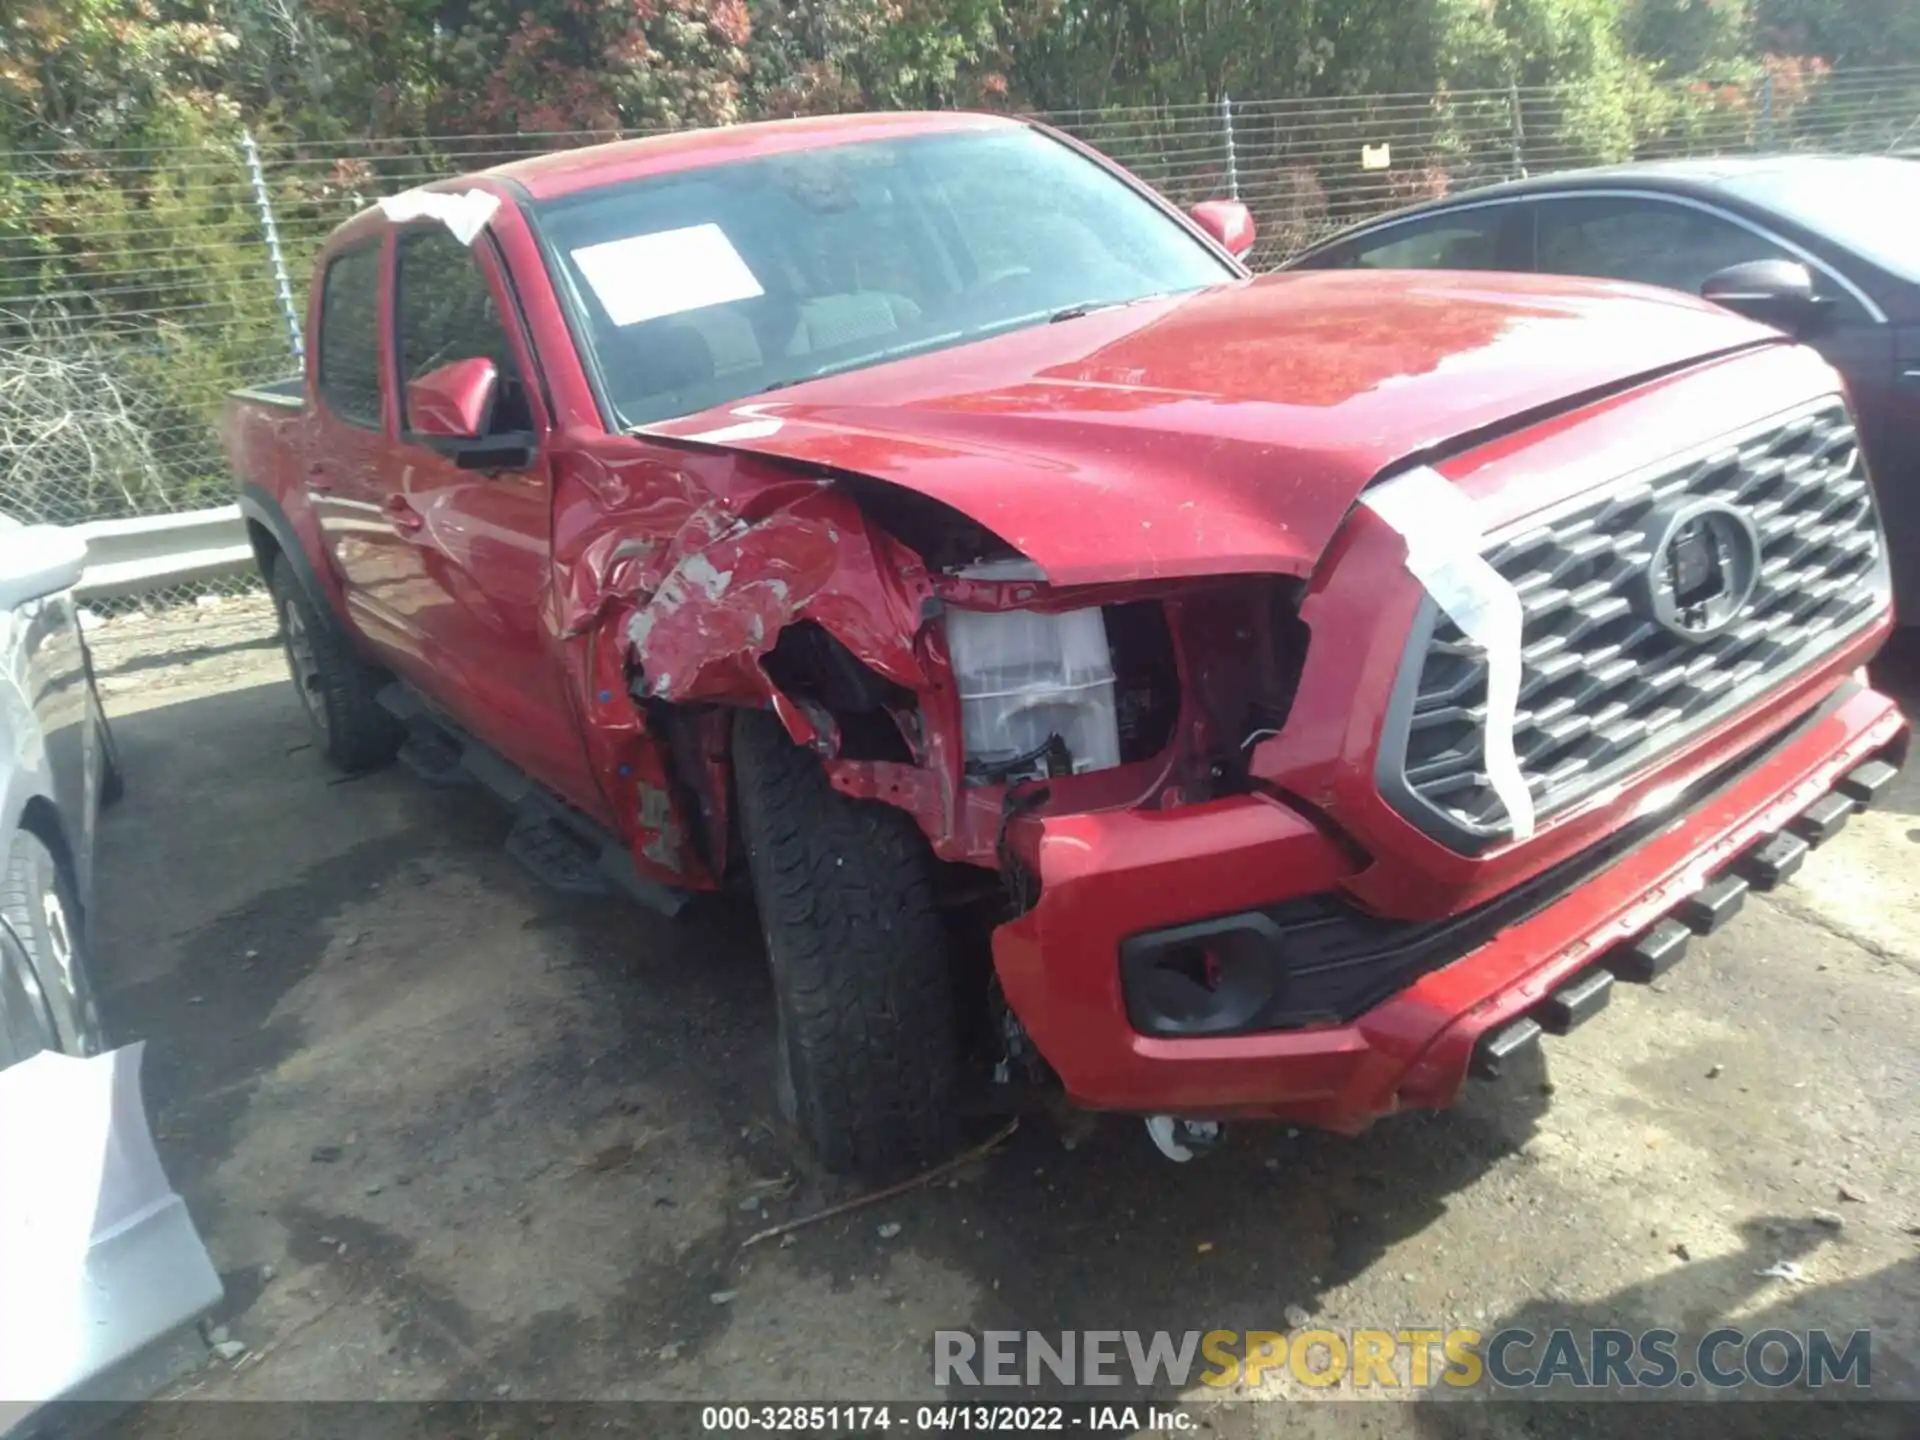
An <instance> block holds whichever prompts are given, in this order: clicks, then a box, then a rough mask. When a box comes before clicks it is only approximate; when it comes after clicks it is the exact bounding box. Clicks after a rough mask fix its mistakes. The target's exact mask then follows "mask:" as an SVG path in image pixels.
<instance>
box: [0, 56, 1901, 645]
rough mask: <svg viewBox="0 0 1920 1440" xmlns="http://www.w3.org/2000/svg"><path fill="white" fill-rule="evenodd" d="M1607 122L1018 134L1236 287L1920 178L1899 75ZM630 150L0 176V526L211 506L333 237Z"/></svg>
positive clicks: (229, 158) (1099, 115)
mask: <svg viewBox="0 0 1920 1440" xmlns="http://www.w3.org/2000/svg"><path fill="white" fill-rule="evenodd" d="M1616 101H1617V97H1609V96H1608V95H1606V94H1604V93H1600V92H1593V93H1589V92H1588V91H1587V90H1585V89H1583V88H1581V87H1579V86H1554V87H1542V88H1536V89H1523V88H1509V89H1506V90H1487V91H1455V92H1446V93H1438V94H1427V95H1364V96H1351V97H1340V98H1331V99H1312V100H1260V99H1239V98H1233V99H1223V100H1221V101H1219V102H1218V103H1213V104H1204V105H1199V104H1196V105H1186V106H1161V107H1151V108H1132V109H1106V110H1079V111H1069V112H1058V113H1052V114H1047V115H1044V116H1041V117H1040V118H1042V119H1045V120H1047V121H1049V122H1051V123H1052V124H1054V125H1057V126H1059V127H1060V128H1061V129H1063V130H1066V131H1068V132H1069V133H1071V134H1074V135H1076V136H1078V137H1080V138H1081V139H1084V140H1086V141H1088V142H1090V143H1091V144H1093V145H1095V146H1097V147H1098V148H1100V149H1101V150H1103V151H1105V152H1107V153H1108V154H1110V155H1112V156H1113V157H1114V158H1116V159H1117V160H1119V161H1120V162H1121V163H1123V164H1125V165H1127V166H1128V167H1129V168H1131V169H1132V170H1134V171H1135V172H1136V173H1137V174H1139V175H1140V176H1142V177H1143V178H1144V179H1146V180H1147V181H1149V182H1150V183H1151V184H1153V185H1155V186H1156V187H1158V188H1159V189H1160V190H1162V191H1163V192H1164V193H1165V194H1167V195H1168V197H1169V198H1171V199H1173V200H1174V201H1176V202H1177V203H1180V204H1183V205H1184V204H1190V203H1192V202H1194V201H1196V200H1201V199H1206V198H1209V197H1236V198H1239V199H1241V200H1243V201H1245V202H1246V203H1247V204H1248V205H1249V206H1250V207H1251V208H1252V210H1253V212H1254V215H1255V218H1256V222H1257V225H1258V230H1259V236H1260V239H1259V244H1258V248H1257V249H1256V251H1255V253H1254V255H1253V257H1252V261H1253V263H1254V265H1255V267H1256V268H1269V267H1272V266H1274V265H1277V264H1279V263H1281V262H1282V261H1284V260H1285V259H1286V258H1287V257H1288V256H1289V255H1291V254H1293V253H1295V252H1297V251H1298V250H1300V249H1302V248H1304V247H1305V246H1307V245H1309V244H1311V243H1313V242H1314V241H1316V240H1318V239H1321V238H1323V237H1324V236H1326V235H1328V234H1330V233H1332V232H1333V231H1335V230H1338V229H1339V228H1341V227H1343V226H1345V225H1348V224H1351V223H1353V222H1354V221H1357V220H1360V219H1363V218H1365V217H1368V216H1371V215H1374V214H1378V213H1380V212H1382V211H1386V210H1390V209H1393V208H1396V207H1398V206H1401V205H1406V204H1411V203H1413V202H1416V201H1419V200H1424V199H1429V198H1433V197H1437V196H1441V195H1445V194H1449V193H1454V192H1457V191H1459V190H1462V189H1465V188H1470V187H1472V186H1476V185H1483V184H1488V183H1492V182H1495V181H1499V180H1505V179H1509V178H1513V177H1515V176H1519V175H1524V174H1529V173H1533V174H1538V173H1542V172H1545V171H1551V170H1556V169H1565V168H1571V167H1575V166H1581V165H1588V164H1594V163H1600V162H1604V161H1607V160H1612V159H1622V158H1629V157H1637V158H1648V157H1656V156H1660V157H1664V156H1678V155H1696V154H1714V153H1742V152H1766V151H1776V150H1777V151H1785V150H1839V151H1852V152H1869V153H1887V152H1896V153H1897V152H1902V151H1907V150H1911V151H1912V152H1913V153H1916V154H1920V67H1910V68H1888V69H1882V70H1871V71H1867V70H1862V71H1846V72H1829V73H1811V74H1810V73H1802V72H1795V73H1792V74H1790V75H1773V74H1769V75H1768V76H1767V77H1766V78H1765V79H1763V80H1762V81H1761V82H1759V83H1758V84H1740V85H1726V86H1711V85H1700V84H1690V85H1685V86H1673V87H1670V88H1668V89H1667V90H1665V91H1661V92H1658V93H1655V94H1652V95H1646V96H1641V97H1639V102H1638V104H1637V106H1636V107H1634V108H1633V110H1632V111H1631V112H1628V111H1625V110H1623V109H1622V108H1621V106H1620V105H1619V104H1617V103H1615V102H1616ZM1628 113H1631V114H1632V115H1634V116H1636V117H1637V118H1636V119H1634V120H1632V121H1631V123H1629V122H1628V121H1624V120H1623V119H1622V118H1621V117H1622V116H1623V115H1624V114H1628ZM636 133H641V132H631V131H628V132H620V134H619V135H616V134H614V133H611V132H568V133H550V134H521V135H477V136H464V137H413V138H406V139H397V140H369V141H352V142H335V143H332V144H328V145H318V144H313V143H309V142H307V141H303V140H301V139H300V138H298V137H295V136H288V135H276V134H264V133H263V134H261V135H259V136H257V137H256V136H254V135H251V134H248V133H246V132H244V131H236V132H235V133H234V134H233V135H232V136H231V137H229V138H228V139H226V140H223V141H222V142H220V143H216V144H207V145H201V146H195V147H192V148H181V149H172V150H168V149H153V148H147V149H140V150H124V151H114V150H81V149H60V148H48V149H39V150H32V151H17V152H12V153H6V154H0V511H4V512H6V513H8V514H10V515H13V516H15V517H16V518H19V519H23V520H47V521H55V522H62V523H66V522H74V521H80V520H89V519H97V518H106V517H115V516H126V515H145V514H155V513H164V512H170V511H178V510H190V509H195V508H198V507H203V506H208V505H215V504H220V503H223V502H224V501H225V499H226V498H227V497H228V495H229V494H230V481H229V478H228V475H227V467H226V461H225V457H224V454H223V452H222V449H221V445H220V440H219V434H218V417H219V412H220V405H221V400H222V398H223V396H224V394H225V392H226V391H227V390H228V389H229V388H231V387H233V386H235V385H238V384H242V383H247V382H251V381H257V380H261V379H266V378H271V377H274V376H279V375H285V374H289V373H292V372H293V371H294V370H295V369H296V368H297V366H298V363H299V359H298V357H299V343H300V342H299V322H300V316H301V314H302V312H303V311H304V296H305V290H306V280H307V275H308V270H309V265H310V262H311V259H312V256H313V253H314V251H315V250H316V249H317V247H318V246H319V244H320V242H321V241H322V240H323V239H324V238H325V236H326V235H327V233H328V232H329V231H330V230H331V229H332V228H333V227H334V226H335V225H337V224H339V223H340V221H342V220H344V219H345V218H347V217H348V216H349V215H351V214H353V213H354V212H355V211H356V210H359V209H361V208H362V207H364V206H365V205H367V204H369V203H371V202H372V201H373V200H374V199H376V198H377V197H379V196H381V195H387V194H391V193H393V192H394V191H396V190H400V189H404V188H406V187H408V186H410V185H415V184H419V183H421V182H424V181H426V180H430V179H433V178H436V177H438V176H442V175H446V174H449V173H457V172H459V171H463V170H470V169H477V168H483V167H485V166H488V165H493V164H498V163H500V162H503V161H506V160H509V159H512V158H514V157H516V156H520V155H524V154H528V153H532V152H538V151H544V150H553V149H562V148H568V147H572V146H578V145H586V144H593V143H598V142H602V141H606V140H609V139H614V138H624V137H625V136H630V135H633V134H636ZM220 588H221V587H217V586H216V587H214V593H218V590H219V589H220ZM196 593H198V594H203V595H204V594H206V593H208V591H207V588H206V587H201V588H200V590H198V591H197V592H196ZM177 598H179V597H178V596H166V595H160V596H149V597H146V598H145V601H144V603H145V604H146V605H147V606H149V607H151V606H154V605H156V604H158V603H160V602H162V601H165V600H168V599H177Z"/></svg>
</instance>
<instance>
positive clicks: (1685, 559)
mask: <svg viewBox="0 0 1920 1440" xmlns="http://www.w3.org/2000/svg"><path fill="white" fill-rule="evenodd" d="M1648 535H1649V538H1650V539H1651V540H1652V542H1653V548H1652V555H1651V559H1650V560H1649V562H1648V565H1647V585H1646V600H1647V603H1648V607H1649V609H1650V610H1651V611H1652V614H1653V619H1654V620H1655V622H1656V623H1658V624H1659V625H1660V626H1662V627H1663V628H1665V629H1666V630H1669V631H1671V632H1672V633H1673V634H1675V635H1679V636H1681V637H1683V638H1685V639H1688V640H1704V639H1706V638H1707V637H1708V636H1709V635H1716V634H1718V633H1719V632H1720V631H1722V630H1724V629H1725V628H1726V627H1727V626H1728V625H1730V624H1732V623H1733V620H1734V618H1735V617H1736V616H1738V615H1739V613H1740V611H1741V610H1742V609H1743V608H1744V607H1745V606H1746V603H1747V600H1748V599H1749V598H1750V597H1751V596H1752V594H1753V587H1754V583H1755V582H1756V581H1757V580H1758V579H1759V578H1760V537H1759V535H1758V534H1757V533H1756V532H1755V530H1754V528H1753V522H1752V521H1751V520H1749V519H1747V517H1746V516H1745V515H1742V514H1741V513H1740V512H1739V511H1738V510H1736V509H1734V508H1733V507H1732V506H1731V505H1725V504H1722V503H1721V502H1720V501H1718V500H1701V501H1698V502H1696V503H1693V504H1690V505H1682V506H1680V507H1679V508H1677V509H1671V510H1667V511H1664V512H1662V513H1661V514H1659V515H1658V516H1657V517H1656V518H1655V521H1654V523H1653V525H1652V526H1651V527H1650V529H1649V531H1648Z"/></svg>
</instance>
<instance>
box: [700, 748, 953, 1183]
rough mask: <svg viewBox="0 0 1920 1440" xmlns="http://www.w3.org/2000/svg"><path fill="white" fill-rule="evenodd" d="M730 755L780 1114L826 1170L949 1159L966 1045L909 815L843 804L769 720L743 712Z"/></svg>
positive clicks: (928, 859)
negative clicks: (766, 969) (767, 975)
mask: <svg viewBox="0 0 1920 1440" xmlns="http://www.w3.org/2000/svg"><path fill="white" fill-rule="evenodd" d="M733 755H734V774H735V779H736V784H737V787H738V791H739V799H740V820H741V829H742V832H743V835H744V838H745V840H746V846H747V859H748V865H749V867H750V869H751V872H752V878H753V890H754V899H755V901H756V903H757V905H758V906H759V910H760V924H761V930H762V933H763V934H764V935H765V936H766V942H767V956H768V960H769V962H770V964H771V966H772V969H773V988H774V998H775V1002H776V1004H777V1005H778V1007H779V1023H778V1027H777V1036H778V1039H777V1046H776V1048H777V1051H778V1053H777V1055H776V1057H775V1063H776V1065H777V1067H778V1070H777V1072H776V1076H775V1089H776V1094H777V1095H778V1098H779V1101H780V1106H781V1109H782V1110H783V1111H785V1112H786V1113H787V1116H788V1118H789V1120H790V1121H791V1122H792V1123H793V1124H794V1126H795V1128H797V1129H798V1130H799V1132H800V1135H801V1138H802V1139H803V1140H804V1141H805V1142H806V1143H807V1145H808V1146H809V1148H810V1149H812V1151H813V1152H814V1154H815V1155H816V1156H817V1157H818V1159H819V1161H820V1163H821V1164H822V1165H823V1166H825V1167H826V1168H827V1169H828V1170H831V1171H835V1172H838V1173H848V1172H854V1173H863V1174H875V1173H885V1172H890V1171H895V1170H900V1169H904V1168H907V1167H910V1166H913V1165H916V1164H922V1163H925V1162H927V1161H929V1160H934V1159H938V1158H940V1157H941V1156H943V1155H944V1154H945V1153H946V1150H947V1149H948V1147H949V1145H950V1144H951V1140H952V1134H953V1112H952V1101H953V1092H954V1083H955V1074H956V1071H957V1069H958V1057H957V1051H958V1044H957V1036H956V1029H955V1023H954V1003H953V992H952V978H951V971H950V968H949V964H950V961H949V954H948V940H947V932H946V927H945V925H944V923H943V922H942V920H941V916H940V913H939V911H938V910H937V909H936V908H935V906H934V899H933V876H932V858H933V857H932V852H931V851H930V850H929V848H928V846H927V842H926V839H925V837H924V836H922V835H921V833H920V830H919V828H918V827H917V826H916V825H915V824H914V823H913V821H912V819H911V818H909V817H908V816H907V815H906V814H905V813H903V812H902V811H899V810H895V809H893V808H892V807H891V806H887V805H881V804H877V803H874V802H871V801H861V800H854V799H851V798H849V797H847V796H845V795H842V794H840V793H839V792H838V791H836V790H835V789H834V788H833V787H832V785H830V784H829V783H828V781H827V777H826V775H825V773H824V772H823V771H822V770H821V768H820V764H819V762H818V761H817V760H816V759H815V758H814V757H813V756H812V755H810V754H808V753H807V752H806V751H804V750H802V749H800V748H799V747H798V746H796V745H794V744H793V742H792V741H791V740H790V739H788V737H787V735H786V732H785V731H784V730H783V729H782V728H781V726H780V724H779V722H778V721H777V720H776V719H775V718H774V717H773V716H771V715H768V714H765V713H762V712H742V713H741V714H740V715H739V717H738V719H737V720H736V722H735V725H734V732H733Z"/></svg>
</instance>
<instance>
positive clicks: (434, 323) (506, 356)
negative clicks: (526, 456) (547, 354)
mask: <svg viewBox="0 0 1920 1440" xmlns="http://www.w3.org/2000/svg"><path fill="white" fill-rule="evenodd" d="M394 328H395V345H394V354H395V357H396V359H397V361H398V363H399V367H400V396H401V400H400V403H401V405H402V407H403V411H404V406H405V405H406V389H407V382H408V381H411V380H417V379H419V378H420V376H422V375H424V374H426V373H427V372H428V371H429V370H437V369H438V368H439V367H440V366H442V365H449V364H451V363H453V362H454V361H455V360H472V359H476V358H482V357H484V358H486V359H489V360H491V361H493V363H494V364H495V365H497V366H498V367H499V369H500V388H499V391H498V397H499V398H498V399H497V400H496V402H495V404H494V407H493V424H492V430H493V433H495V434H504V433H506V432H509V431H515V430H527V429H531V428H532V425H533V416H532V412H531V409H530V407H529V406H528V403H527V390H526V386H525V385H524V384H523V383H522V381H521V378H520V367H519V365H518V364H517V363H515V361H514V358H513V347H512V345H510V344H509V343H508V341H507V327H506V326H505V325H504V324H503V323H502V322H501V319H500V312H499V310H498V309H497V308H496V307H495V305H494V303H493V291H492V289H491V288H490V287H489V286H488V284H487V277H486V276H485V275H483V274H481V272H480V266H479V263H478V262H477V261H476V260H475V258H474V255H473V252H472V251H471V250H469V249H468V248H467V247H466V246H465V245H462V244H461V243H460V242H459V241H458V240H455V239H454V238H453V236H452V235H450V234H448V233H447V232H446V231H445V230H444V229H442V228H440V227H439V226H435V227H434V228H433V229H431V230H414V231H409V232H407V233H406V234H403V235H402V236H401V237H400V243H399V246H398V249H397V251H396V254H395V259H394ZM409 423H410V421H409V417H408V416H406V415H405V414H404V413H403V414H402V416H401V428H402V429H403V430H404V429H407V428H409Z"/></svg>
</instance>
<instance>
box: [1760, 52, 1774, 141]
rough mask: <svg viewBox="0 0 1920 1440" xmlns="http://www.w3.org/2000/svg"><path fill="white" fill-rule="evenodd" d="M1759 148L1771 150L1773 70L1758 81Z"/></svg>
mask: <svg viewBox="0 0 1920 1440" xmlns="http://www.w3.org/2000/svg"><path fill="white" fill-rule="evenodd" d="M1760 148H1761V149H1762V150H1771V149H1773V148H1774V142H1773V72H1772V71H1771V70H1769V71H1768V72H1767V77H1766V79H1764V80H1762V81H1761V82H1760Z"/></svg>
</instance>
